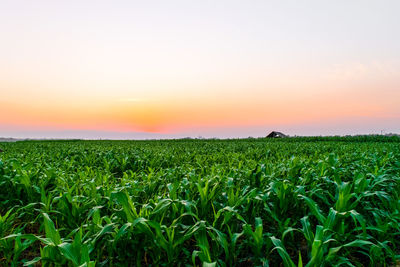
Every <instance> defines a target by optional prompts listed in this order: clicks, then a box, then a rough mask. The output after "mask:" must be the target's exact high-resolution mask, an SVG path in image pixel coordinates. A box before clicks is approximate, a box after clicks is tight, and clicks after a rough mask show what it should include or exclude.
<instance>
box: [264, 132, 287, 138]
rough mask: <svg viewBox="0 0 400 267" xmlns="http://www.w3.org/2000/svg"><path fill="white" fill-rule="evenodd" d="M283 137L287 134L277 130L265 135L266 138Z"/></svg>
mask: <svg viewBox="0 0 400 267" xmlns="http://www.w3.org/2000/svg"><path fill="white" fill-rule="evenodd" d="M283 137H288V136H287V135H286V134H283V133H281V132H277V131H272V132H271V133H270V134H269V135H267V138H283Z"/></svg>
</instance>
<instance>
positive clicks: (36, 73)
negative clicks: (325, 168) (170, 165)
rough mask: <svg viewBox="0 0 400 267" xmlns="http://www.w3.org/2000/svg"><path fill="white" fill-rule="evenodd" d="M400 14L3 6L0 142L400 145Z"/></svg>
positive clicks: (222, 4)
mask: <svg viewBox="0 0 400 267" xmlns="http://www.w3.org/2000/svg"><path fill="white" fill-rule="evenodd" d="M399 11H400V1H396V0H393V1H390V0H387V1H365V0H363V1H361V0H360V1H349V0H337V1H321V0H318V1H317V0H316V1H232V0H229V1H228V0H227V1H222V0H221V1H117V0H116V1H99V0H96V1H73V0H69V1H50V0H49V1H40V0H36V1H31V0H27V1H18V0H12V1H11V0H5V1H1V2H0V136H14V137H35V138H39V137H49V138H51V137H63V138H66V137H71V138H79V137H82V138H95V139H97V138H124V139H125V138H158V137H160V138H164V137H183V136H193V137H196V136H205V137H213V136H215V137H247V136H264V135H266V134H267V133H268V132H269V131H271V130H281V131H283V132H285V133H288V134H291V135H334V134H361V133H381V132H384V133H389V132H400V34H399V33H400V16H399Z"/></svg>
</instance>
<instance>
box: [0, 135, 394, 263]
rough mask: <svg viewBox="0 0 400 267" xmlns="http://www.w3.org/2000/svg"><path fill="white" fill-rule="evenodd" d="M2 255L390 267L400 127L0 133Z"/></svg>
mask: <svg viewBox="0 0 400 267" xmlns="http://www.w3.org/2000/svg"><path fill="white" fill-rule="evenodd" d="M0 149H1V150H2V152H0V188H1V190H0V265H3V266H21V265H42V266H57V265H62V266H332V265H333V266H335V265H342V266H368V265H369V266H396V264H398V263H399V260H400V139H399V137H396V136H394V137H383V136H381V137H380V136H364V137H363V136H360V137H347V138H340V137H331V138H323V137H316V138H288V139H286V138H284V139H264V138H260V139H232V140H161V141H156V140H153V141H79V140H78V141H76V140H75V141H20V142H13V143H5V142H4V143H0Z"/></svg>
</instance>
